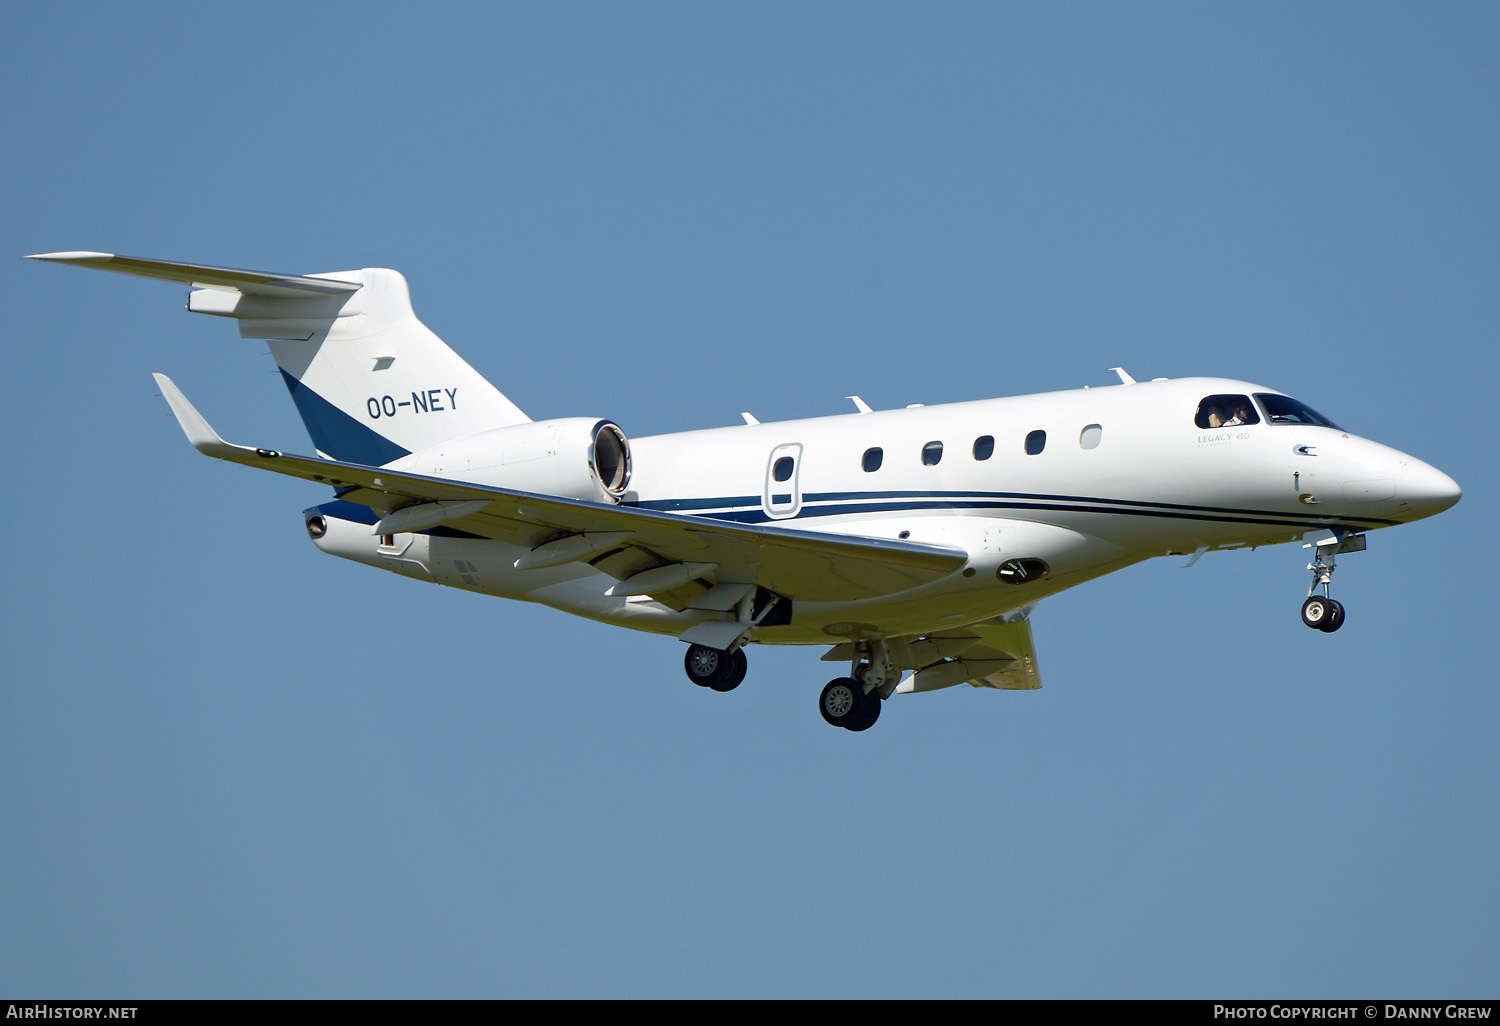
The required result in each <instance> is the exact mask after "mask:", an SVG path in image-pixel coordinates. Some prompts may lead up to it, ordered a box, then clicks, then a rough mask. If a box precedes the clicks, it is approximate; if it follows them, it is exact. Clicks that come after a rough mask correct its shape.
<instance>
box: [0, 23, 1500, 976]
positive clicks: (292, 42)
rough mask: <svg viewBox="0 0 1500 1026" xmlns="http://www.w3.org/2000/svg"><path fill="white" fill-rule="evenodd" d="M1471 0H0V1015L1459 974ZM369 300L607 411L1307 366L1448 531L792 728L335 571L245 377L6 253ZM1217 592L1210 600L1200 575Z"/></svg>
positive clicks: (1486, 345)
mask: <svg viewBox="0 0 1500 1026" xmlns="http://www.w3.org/2000/svg"><path fill="white" fill-rule="evenodd" d="M1497 52H1500V8H1497V7H1496V6H1495V5H1494V4H1489V3H1441V4H1429V5H1417V4H1409V3H1400V4H1391V3H1349V4H1319V3H1312V4H1307V3H1297V4H1290V3H1287V4H1277V3H1268V4H1190V3H1150V4H1128V5H1126V4H1115V3H1104V4H1092V3H1067V4H1007V3H989V4H973V5H970V4H938V5H915V4H885V3H858V4H855V3H820V4H810V5H809V4H777V3H769V4H765V3H762V4H691V3H682V4H662V3H646V4H631V5H625V4H587V5H579V4H525V5H516V4H498V3H497V4H471V5H459V4H431V5H421V6H420V7H419V6H417V5H385V4H376V3H358V4H355V3H347V4H344V3H340V4H311V5H304V4H295V5H294V4H275V3H272V4H261V5H256V6H255V7H254V8H253V9H252V8H249V7H245V6H244V5H213V4H208V5H204V4H186V3H183V4H165V3H155V4H146V5H104V4H53V5H44V4H12V5H10V6H9V7H8V8H7V10H6V14H5V17H4V30H3V32H0V57H3V60H0V84H3V95H4V96H5V97H6V98H7V102H6V103H5V104H4V105H3V107H0V126H3V136H4V139H5V141H6V149H7V154H8V159H7V160H6V161H5V170H4V182H5V194H6V199H5V208H4V209H5V217H4V221H3V238H4V240H5V242H6V246H5V247H4V249H5V250H6V254H4V255H3V256H4V259H0V304H3V307H0V309H3V326H4V334H5V339H6V342H7V345H6V353H7V358H8V360H9V361H10V369H9V372H8V373H7V375H6V378H5V380H6V383H7V388H6V401H5V402H4V403H0V417H3V423H4V428H5V437H6V438H7V439H8V440H9V443H10V459H9V464H10V466H11V469H12V474H11V477H10V479H9V486H8V490H7V491H8V499H7V501H6V502H5V503H3V516H4V523H5V527H6V537H8V538H9V539H10V545H9V553H8V556H9V559H8V567H7V572H6V574H5V581H6V584H5V592H4V595H5V606H6V615H5V617H4V621H3V622H4V627H3V631H4V644H5V651H6V653H7V657H8V658H7V660H6V662H7V672H6V675H5V677H6V681H5V683H4V685H3V689H0V702H3V704H0V993H3V994H9V995H12V996H20V995H25V996H28V997H32V996H38V997H80V996H97V997H105V996H110V997H196V996H216V997H217V996H222V997H232V996H255V997H261V996H274V997H299V996H317V997H341V996H377V997H378V996H386V997H423V996H427V997H431V996H492V997H525V996H588V997H601V996H684V997H701V996H711V997H772V996H789V997H931V996H977V997H1018V996H1019V997H1036V996H1041V997H1064V996H1076V997H1109V996H1164V997H1194V996H1196V997H1287V996H1305V997H1313V996H1322V997H1348V996H1370V997H1388V998H1398V997H1409V998H1417V997H1450V998H1457V997H1483V996H1488V997H1494V996H1495V993H1496V989H1497V986H1496V983H1497V971H1496V966H1497V964H1500V958H1497V955H1500V901H1497V892H1500V884H1497V876H1496V871H1495V867H1496V862H1497V848H1500V844H1497V841H1500V835H1497V818H1500V817H1497V803H1496V785H1497V776H1500V774H1497V770H1500V756H1497V753H1496V744H1495V737H1496V727H1497V724H1500V688H1497V683H1500V681H1497V673H1496V669H1495V666H1496V660H1495V657H1494V653H1493V650H1492V648H1491V641H1492V640H1493V624H1492V620H1493V611H1494V600H1493V594H1494V572H1495V566H1496V557H1495V550H1494V548H1493V545H1494V542H1493V534H1494V532H1493V529H1492V521H1493V519H1494V515H1495V509H1496V504H1497V502H1500V496H1497V494H1496V487H1495V484H1496V464H1497V461H1496V458H1495V455H1494V427H1493V425H1492V423H1491V417H1490V416H1489V414H1490V413H1491V411H1492V409H1493V407H1494V406H1495V403H1494V401H1493V395H1492V393H1493V390H1494V388H1495V383H1496V380H1497V370H1500V360H1497V357H1496V341H1497V338H1496V336H1497V324H1500V319H1497V303H1496V296H1497V294H1500V293H1497V282H1500V274H1497V272H1500V260H1497V246H1500V241H1497V240H1500V217H1497V213H1500V206H1497V196H1500V192H1497V189H1496V184H1497V183H1500V142H1497V140H1500V132H1497V130H1496V129H1497V125H1500V62H1497V61H1496V59H1495V57H1496V53H1497ZM60 249H96V250H105V251H113V252H121V253H128V254H134V255H142V256H157V257H163V258H171V259H182V260H191V261H199V262H205V263H222V264H229V265H233V266H240V267H251V268H263V269H269V270H279V271H288V272H313V271H329V270H340V269H345V268H350V267H362V266H389V267H395V268H397V269H399V270H401V271H402V272H403V273H404V274H406V276H407V277H408V279H409V280H410V282H411V285H412V291H413V296H414V300H415V303H416V306H417V311H418V313H419V315H420V316H421V317H422V318H423V319H424V320H425V321H426V323H427V324H428V325H429V326H430V327H432V328H433V329H434V330H435V331H436V332H437V333H438V334H439V335H441V336H442V337H443V338H444V339H446V340H447V341H448V342H449V343H450V344H452V345H453V346H454V347H455V348H457V349H458V350H459V351H460V352H461V353H463V354H464V356H465V357H466V358H467V359H469V360H470V362H472V363H473V364H474V365H475V366H476V367H477V368H479V369H480V370H481V371H482V372H483V373H485V374H487V375H488V376H490V377H491V379H492V380H494V381H495V382H496V383H497V384H498V385H499V386H500V387H501V388H502V389H503V390H504V391H506V392H507V393H508V394H509V395H510V396H511V397H512V398H513V399H514V400H515V401H516V402H517V403H518V404H520V406H521V407H522V408H523V409H525V410H526V411H527V412H528V413H530V414H531V415H532V416H535V417H551V416H573V415H585V414H587V415H598V416H604V417H610V418H612V419H614V420H616V421H618V422H619V423H620V424H621V425H622V426H623V427H624V428H625V430H626V431H627V432H628V433H630V434H632V435H645V434H652V433H656V432H660V431H668V430H676V429H685V428H692V427H705V426H712V425H720V424H731V423H737V422H738V419H739V411H741V410H750V411H752V412H754V413H755V414H756V415H757V416H758V417H760V418H761V419H762V420H771V419H775V418H786V417H801V416H814V415H820V414H825V413H836V412H844V411H846V410H848V409H849V408H850V407H849V405H848V403H847V402H846V401H845V400H844V399H843V398H842V397H843V396H845V395H848V394H850V393H859V394H861V395H863V396H864V398H865V399H866V400H868V401H869V402H870V403H871V404H872V405H874V406H876V407H891V406H902V405H905V404H908V403H915V402H924V403H936V402H944V401H952V400H963V399H974V398H981V397H987V396H993V395H1006V394H1016V393H1025V392H1037V391H1046V390H1052V389H1062V388H1073V387H1077V386H1081V385H1084V384H1105V383H1109V382H1112V381H1113V380H1114V379H1113V376H1112V375H1111V374H1110V373H1109V371H1108V368H1109V367H1111V366H1113V365H1117V364H1118V365H1124V366H1125V367H1126V368H1127V369H1128V370H1130V372H1131V373H1133V374H1134V375H1135V376H1136V377H1139V378H1147V377H1155V376H1173V377H1177V376H1185V375H1193V374H1223V375H1228V376H1235V377H1242V378H1247V379H1250V380H1253V381H1257V382H1261V383H1264V384H1266V385H1269V386H1272V387H1276V388H1280V389H1284V390H1286V391H1289V392H1291V393H1293V394H1295V395H1298V396H1299V397H1301V398H1303V399H1304V400H1306V401H1307V402H1309V403H1311V404H1312V405H1313V406H1315V407H1316V408H1318V409H1319V410H1322V411H1323V412H1325V413H1327V414H1328V415H1330V416H1331V417H1333V418H1335V419H1336V420H1338V421H1339V422H1340V423H1342V424H1344V425H1346V426H1348V427H1349V428H1350V429H1351V430H1354V431H1356V432H1359V433H1362V434H1366V435H1369V436H1371V437H1374V438H1377V439H1379V440H1381V441H1384V442H1386V443H1388V444H1391V445H1394V446H1396V447H1398V448H1401V449H1404V450H1406V451H1408V452H1412V453H1414V454H1416V455H1418V456H1420V457H1422V458H1423V459H1426V460H1428V461H1430V462H1432V463H1434V464H1436V465H1437V466H1439V467H1441V468H1442V469H1444V470H1445V471H1447V472H1448V473H1450V474H1452V475H1453V476H1454V477H1455V478H1456V479H1457V480H1458V481H1459V482H1460V483H1461V484H1462V485H1463V487H1464V491H1465V495H1464V499H1463V501H1462V502H1461V503H1460V504H1459V505H1458V506H1457V507H1456V508H1454V509H1453V510H1451V511H1449V512H1448V513H1446V514H1444V515H1443V516H1441V517H1439V518H1437V519H1434V520H1429V521H1425V522H1422V523H1420V524H1416V525H1412V526H1408V527H1402V528H1396V529H1393V530H1389V531H1380V532H1376V533H1375V534H1373V535H1372V536H1371V537H1370V545H1369V551H1368V552H1365V553H1362V554H1360V555H1356V556H1351V557H1348V558H1347V559H1346V560H1344V561H1342V562H1341V564H1340V573H1339V575H1338V577H1337V579H1336V581H1335V587H1336V591H1335V594H1336V595H1337V596H1339V597H1340V598H1341V599H1342V600H1343V601H1344V603H1345V604H1346V606H1347V607H1348V610H1349V622H1348V624H1347V625H1346V626H1345V628H1344V629H1343V630H1342V631H1341V632H1339V633H1338V634H1336V635H1331V636H1325V635H1322V634H1318V633H1315V632H1312V631H1309V630H1307V629H1306V628H1304V627H1303V626H1302V625H1301V623H1300V622H1299V620H1298V617H1297V608H1298V605H1299V603H1300V601H1301V598H1302V596H1303V594H1304V592H1305V588H1306V585H1307V574H1306V572H1305V571H1304V569H1303V566H1304V565H1305V563H1306V555H1305V553H1303V551H1302V550H1301V549H1299V548H1297V547H1295V546H1284V547H1280V548H1270V549H1262V550H1259V551H1257V552H1254V553H1249V552H1240V553H1224V554H1214V555H1210V556H1207V557H1205V558H1204V559H1203V560H1202V561H1201V562H1200V563H1199V564H1198V565H1197V566H1195V567H1193V568H1192V569H1190V570H1185V569H1182V568H1181V566H1180V565H1179V564H1180V563H1181V562H1182V561H1181V560H1158V561H1155V562H1153V563H1148V564H1145V565H1142V566H1139V567H1136V568H1133V569H1131V570H1127V571H1125V572H1122V573H1120V574H1117V575H1114V576H1113V577H1110V578H1107V579H1105V580H1103V581H1100V582H1096V583H1095V584H1093V585H1090V586H1088V587H1084V588H1081V589H1077V590H1075V591H1073V592H1070V593H1067V594H1064V595H1061V596H1058V597H1056V598H1054V599H1051V600H1048V601H1047V602H1045V603H1043V604H1042V606H1041V607H1040V608H1039V610H1038V611H1037V613H1036V616H1035V633H1036V641H1037V645H1038V647H1039V654H1040V665H1041V669H1042V673H1043V676H1044V680H1045V684H1046V686H1045V688H1044V689H1043V690H1042V691H1040V692H1036V693H1030V694H1011V693H991V692H985V691H976V690H973V689H969V688H955V689H952V690H949V691H945V692H939V693H936V694H931V695H918V696H906V697H902V698H899V699H898V700H896V701H893V702H891V703H890V705H889V707H887V709H886V711H885V714H884V715H883V716H882V717H881V721H880V723H879V725H878V726H877V727H876V728H875V729H873V730H871V731H868V732H866V733H864V734H858V735H856V734H850V733H848V732H844V731H837V730H833V729H830V728H829V727H828V726H827V725H826V724H824V723H823V722H822V720H821V719H820V718H819V716H818V714H817V711H816V699H817V694H818V689H819V688H820V687H821V685H822V684H823V683H824V682H825V681H826V680H827V679H828V677H830V676H832V675H833V674H832V671H831V669H830V664H825V663H820V662H818V658H817V657H818V655H819V654H821V650H820V649H782V650H755V651H753V652H752V653H751V655H752V658H751V669H750V676H749V678H748V679H747V681H746V683H745V684H744V685H743V686H741V687H740V688H739V690H737V691H735V692H734V693H732V694H729V695H718V694H714V693H712V692H709V691H707V690H704V689H698V688H694V687H692V686H691V685H690V684H689V683H688V682H687V680H686V678H685V677H684V676H683V673H682V667H681V663H682V646H681V645H680V644H678V643H677V642H675V641H672V640H670V639H661V638H655V637H651V636H646V635H636V634H631V633H628V632H625V631H621V630H618V629H615V628H611V627H606V626H602V625H598V624H593V623H589V622H586V621H582V620H576V619H573V618H570V617H568V616H565V615H563V614H561V613H558V612H554V611H552V610H548V609H545V608H540V607H532V606H527V605H521V604H515V603H506V602H503V601H500V600H498V599H496V600H488V599H484V598H481V597H477V596H473V595H469V594H464V593H459V592H456V591H451V590H447V589H442V588H438V587H432V586H423V585H420V584H417V583H415V582H411V581H407V580H404V579H398V578H396V577H394V576H391V575H387V574H382V573H380V572H379V571H376V570H373V569H369V568H366V567H361V566H358V565H355V564H352V563H347V562H344V561H340V560H335V559H331V558H328V557H326V556H323V555H321V554H320V553H318V552H317V551H316V550H315V549H313V548H312V546H311V545H310V544H309V543H308V541H307V539H306V537H305V535H304V534H303V530H302V525H301V518H300V516H299V511H300V510H301V509H302V508H303V507H305V506H308V505H312V504H314V503H316V502H319V501H321V500H322V499H323V498H324V497H325V496H326V492H324V491H321V490H319V489H318V488H316V487H313V486H312V485H310V484H307V483H303V482H297V481H293V480H290V479H282V478H277V477H274V476H272V475H262V474H255V473H252V472H250V471H248V470H245V469H243V468H238V467H232V466H228V465H225V464H219V463H214V462H211V461H209V460H206V459H204V458H202V457H201V456H198V455H197V454H195V453H194V452H193V451H192V450H191V449H190V448H189V447H188V446H187V444H186V442H185V441H184V440H183V438H182V436H181V433H180V432H179V431H178V429H177V427H176V425H175V423H174V422H173V421H172V420H171V419H170V417H169V415H168V411H167V408H166V405H165V403H163V401H162V400H161V399H160V398H159V397H158V396H157V393H156V388H155V385H154V383H153V382H152V381H151V378H150V372H151V371H156V370H160V371H165V372H167V373H169V374H171V375H173V377H174V378H175V379H176V380H177V381H178V383H179V384H180V385H181V386H182V387H183V388H184V389H185V390H186V392H187V393H188V394H189V395H190V396H191V397H192V398H193V399H194V400H195V401H196V402H197V403H199V405H200V406H201V407H202V409H203V410H204V411H205V413H206V414H207V415H208V416H209V417H210V419H212V420H213V421H214V422H215V425H216V426H217V427H219V428H220V429H221V430H222V431H223V432H224V433H225V434H226V436H227V437H229V438H230V439H232V440H236V441H241V442H246V443H251V444H261V445H267V446H274V447H276V448H284V449H288V450H291V451H299V450H301V451H306V450H307V449H308V448H309V446H308V443H307V441H306V436H305V434H304V433H303V431H302V427H301V424H300V422H299V421H298V420H297V418H296V415H295V412H294V410H293V407H292V405H291V403H290V401H289V400H288V398H287V395H286V393H285V389H284V388H283V387H282V385H281V382H280V381H279V379H278V376H277V375H276V373H275V369H274V366H273V364H272V363H271V361H270V359H269V358H268V357H267V356H266V355H264V346H263V345H262V344H261V343H258V342H253V341H241V340H240V339H239V338H238V337H237V336H236V333H235V331H234V328H233V325H232V323H230V322H226V321H218V320H214V319H210V318H204V317H192V316H189V315H187V314H186V313H184V312H183V311H182V309H181V303H182V291H181V290H179V289H175V288H173V287H172V286H169V285H164V284H160V283H152V282H146V281H140V280H134V279H127V278H118V277H115V276H110V275H101V274H97V273H93V272H87V271H82V270H76V269H72V268H59V267H54V266H43V265H40V264H35V263H32V262H28V261H23V260H21V259H20V257H21V255H22V254H25V253H36V252H45V251H49V250H60ZM1225 593H1232V594H1233V596H1234V599H1233V601H1224V600H1223V599H1222V598H1216V597H1215V596H1222V595H1224V594H1225Z"/></svg>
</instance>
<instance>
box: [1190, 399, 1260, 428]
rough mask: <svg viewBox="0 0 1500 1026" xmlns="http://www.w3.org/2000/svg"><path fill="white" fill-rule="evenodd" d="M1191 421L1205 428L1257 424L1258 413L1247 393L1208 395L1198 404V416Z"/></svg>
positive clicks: (1258, 420)
mask: <svg viewBox="0 0 1500 1026" xmlns="http://www.w3.org/2000/svg"><path fill="white" fill-rule="evenodd" d="M1193 423H1194V424H1196V425H1198V426H1199V427H1200V428H1206V429H1213V428H1221V427H1235V426H1237V425H1240V424H1259V423H1260V414H1258V413H1256V412H1255V407H1254V406H1253V405H1252V404H1251V402H1250V397H1249V396H1248V395H1210V396H1205V397H1204V399H1203V401H1202V402H1201V403H1199V404H1198V416H1196V417H1194V418H1193Z"/></svg>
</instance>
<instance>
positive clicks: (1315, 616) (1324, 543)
mask: <svg viewBox="0 0 1500 1026" xmlns="http://www.w3.org/2000/svg"><path fill="white" fill-rule="evenodd" d="M1302 547H1303V548H1305V549H1306V548H1310V549H1312V550H1313V552H1314V555H1313V561H1312V562H1311V563H1309V564H1307V568H1308V569H1309V570H1311V571H1312V575H1313V579H1312V584H1311V585H1309V586H1308V589H1307V601H1306V602H1303V603H1302V622H1303V623H1305V624H1307V626H1309V627H1311V628H1313V629H1314V630H1319V631H1323V632H1324V633H1325V634H1332V633H1333V632H1334V631H1336V630H1338V629H1339V628H1340V627H1342V626H1344V604H1343V603H1342V602H1340V601H1339V600H1338V599H1335V598H1330V597H1329V595H1328V592H1329V589H1330V586H1331V585H1332V584H1333V561H1334V557H1335V556H1337V555H1338V554H1339V553H1340V552H1363V551H1364V548H1365V536H1364V535H1362V534H1349V535H1342V536H1339V535H1336V536H1333V537H1329V538H1325V539H1323V540H1321V541H1318V542H1307V543H1305V544H1304V545H1303V546H1302ZM1320 587H1321V588H1322V589H1323V594H1321V595H1319V594H1318V589H1319V588H1320Z"/></svg>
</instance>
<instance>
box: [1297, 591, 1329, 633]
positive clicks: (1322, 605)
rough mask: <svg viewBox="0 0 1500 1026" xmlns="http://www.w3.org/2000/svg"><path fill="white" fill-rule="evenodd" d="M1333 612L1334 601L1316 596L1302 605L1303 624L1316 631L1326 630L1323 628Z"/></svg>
mask: <svg viewBox="0 0 1500 1026" xmlns="http://www.w3.org/2000/svg"><path fill="white" fill-rule="evenodd" d="M1332 612H1333V600H1332V599H1326V598H1324V597H1323V596H1321V595H1314V596H1313V597H1312V598H1310V599H1308V600H1307V601H1306V602H1304V603H1302V622H1303V623H1305V624H1307V625H1308V626H1309V627H1311V628H1312V629H1313V630H1315V631H1321V630H1326V629H1327V628H1325V627H1324V626H1323V624H1324V623H1326V622H1327V621H1328V619H1329V616H1330V614H1331V613H1332Z"/></svg>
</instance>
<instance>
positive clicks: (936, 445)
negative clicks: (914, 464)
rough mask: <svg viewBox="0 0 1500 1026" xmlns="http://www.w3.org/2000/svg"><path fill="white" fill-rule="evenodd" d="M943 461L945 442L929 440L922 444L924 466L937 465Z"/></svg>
mask: <svg viewBox="0 0 1500 1026" xmlns="http://www.w3.org/2000/svg"><path fill="white" fill-rule="evenodd" d="M941 462H943V443H942V442H928V443H927V444H926V445H924V446H922V465H923V466H924V467H935V466H937V465H938V464H939V463H941Z"/></svg>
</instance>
